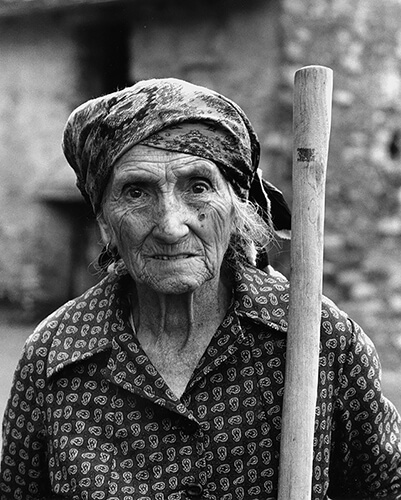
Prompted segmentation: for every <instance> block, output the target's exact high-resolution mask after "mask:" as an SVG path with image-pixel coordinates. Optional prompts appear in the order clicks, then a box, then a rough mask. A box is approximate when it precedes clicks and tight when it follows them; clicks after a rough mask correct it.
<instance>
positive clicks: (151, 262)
mask: <svg viewBox="0 0 401 500" xmlns="http://www.w3.org/2000/svg"><path fill="white" fill-rule="evenodd" d="M233 219H234V216H233V204H232V199H231V194H230V191H229V188H228V185H227V182H226V181H225V179H224V178H223V177H222V175H221V173H220V171H219V170H218V168H217V166H216V165H215V164H214V163H213V162H211V161H209V160H205V159H202V158H198V157H194V156H190V155H187V154H180V153H173V152H168V151H163V150H160V149H155V148H150V147H146V146H135V147H134V148H132V149H131V150H129V151H128V152H126V153H125V155H124V156H122V157H121V158H120V160H119V161H118V162H116V164H115V167H114V170H113V173H112V176H111V179H110V181H109V184H108V188H107V190H106V193H105V196H104V203H103V214H102V216H101V217H100V220H99V223H100V228H101V232H102V236H103V239H104V241H105V242H110V243H111V245H112V246H114V247H117V249H118V251H119V254H120V256H121V257H122V258H123V260H124V262H125V264H126V266H127V269H128V272H129V274H130V275H131V276H132V278H133V290H132V295H133V296H135V299H134V300H133V301H132V316H133V320H134V324H135V332H136V336H137V338H138V340H139V341H140V343H141V345H142V347H143V349H144V351H145V352H146V354H147V355H148V357H149V359H150V360H151V361H152V363H153V364H154V366H155V367H156V368H157V370H158V371H159V373H160V374H161V375H162V377H163V378H164V380H165V381H166V383H167V385H168V386H169V387H170V389H171V390H172V391H173V392H174V394H175V395H176V396H177V397H180V396H181V395H182V394H183V393H184V391H185V388H186V386H187V384H188V381H189V380H190V378H191V376H192V373H193V371H194V369H195V367H196V365H197V364H198V362H199V359H200V358H201V357H202V354H203V353H204V351H205V349H206V348H207V346H208V345H209V342H210V340H211V338H212V337H213V335H214V333H215V331H216V329H217V328H218V326H219V325H220V323H221V321H222V320H223V318H224V316H225V313H226V311H227V308H228V306H229V303H230V300H231V285H230V284H229V282H227V280H226V279H223V273H222V272H221V268H222V262H223V257H224V254H225V252H226V250H227V247H228V243H229V239H230V234H231V231H232V228H233V224H234V221H233Z"/></svg>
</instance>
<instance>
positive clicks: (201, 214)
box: [198, 212, 206, 220]
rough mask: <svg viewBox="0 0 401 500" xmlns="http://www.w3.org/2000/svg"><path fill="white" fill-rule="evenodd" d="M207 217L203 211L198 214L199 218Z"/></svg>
mask: <svg viewBox="0 0 401 500" xmlns="http://www.w3.org/2000/svg"><path fill="white" fill-rule="evenodd" d="M205 218H206V215H205V214H204V213H202V212H201V213H200V214H199V215H198V219H199V220H205Z"/></svg>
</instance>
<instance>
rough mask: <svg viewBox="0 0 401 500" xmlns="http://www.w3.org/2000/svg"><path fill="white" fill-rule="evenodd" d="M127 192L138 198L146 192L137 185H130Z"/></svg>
mask: <svg viewBox="0 0 401 500" xmlns="http://www.w3.org/2000/svg"><path fill="white" fill-rule="evenodd" d="M125 194H126V195H127V196H129V197H130V198H134V199H136V200H137V199H138V198H141V197H142V196H143V195H144V192H143V190H142V189H141V188H139V187H135V186H129V187H127V188H126V189H125Z"/></svg>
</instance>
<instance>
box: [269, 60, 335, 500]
mask: <svg viewBox="0 0 401 500" xmlns="http://www.w3.org/2000/svg"><path fill="white" fill-rule="evenodd" d="M332 75H333V72H332V70H331V69H329V68H326V67H323V66H306V67H304V68H301V69H299V70H298V71H297V72H296V73H295V78H294V115H293V133H294V144H293V174H292V175H293V181H292V182H293V206H292V224H291V225H292V230H291V233H292V234H291V240H292V241H291V273H290V282H291V287H290V308H289V320H288V321H289V330H288V343H287V357H286V373H285V391H284V402H283V416H282V437H281V450H280V471H279V494H278V499H279V500H310V498H311V493H312V491H311V490H312V465H313V438H314V426H315V409H316V397H317V385H318V368H319V340H320V323H321V298H322V274H323V227H324V197H325V182H326V169H327V157H328V148H329V137H330V124H331V100H332V99H331V97H332V87H333V76H332Z"/></svg>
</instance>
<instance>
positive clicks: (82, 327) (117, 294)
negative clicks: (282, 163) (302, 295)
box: [36, 267, 289, 378]
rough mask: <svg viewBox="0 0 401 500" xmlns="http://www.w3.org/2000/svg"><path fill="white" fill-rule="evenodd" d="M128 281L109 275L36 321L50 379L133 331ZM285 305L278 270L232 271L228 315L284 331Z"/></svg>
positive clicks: (284, 290)
mask: <svg viewBox="0 0 401 500" xmlns="http://www.w3.org/2000/svg"><path fill="white" fill-rule="evenodd" d="M126 285H127V277H117V276H114V275H109V276H107V277H106V278H104V279H103V280H102V281H101V282H100V283H98V284H97V285H95V286H94V287H93V288H91V289H89V290H88V291H87V292H86V293H85V294H83V295H81V296H80V297H78V298H76V299H74V300H71V301H70V302H67V303H66V304H65V305H64V306H62V307H61V308H60V309H58V310H57V311H56V312H55V313H53V314H52V315H51V316H50V317H49V318H47V319H46V320H44V321H43V322H42V323H41V324H40V325H39V326H38V329H37V330H36V334H37V333H42V335H43V337H49V338H50V337H52V341H51V347H50V350H49V355H48V359H47V371H46V374H47V377H48V378H50V377H51V376H53V375H54V374H56V373H57V372H59V371H60V370H62V369H63V368H65V367H66V366H68V365H70V364H73V363H77V362H79V361H82V360H84V359H87V358H90V357H92V356H94V355H95V354H97V353H99V352H103V351H105V350H108V349H111V348H112V346H113V341H114V342H115V338H116V337H117V336H120V335H121V334H124V333H127V334H128V335H132V329H131V326H130V323H129V306H128V303H127V302H126V300H125V296H126ZM288 304H289V284H288V281H287V280H286V279H285V278H284V277H283V276H282V275H280V274H278V273H275V272H274V271H272V270H271V269H270V270H268V272H267V273H266V272H264V271H261V270H259V269H256V268H254V267H246V268H244V269H243V270H241V271H237V272H235V276H234V300H233V304H232V307H231V308H230V309H231V313H230V314H232V311H234V312H235V314H236V315H237V316H238V317H239V318H240V319H241V318H244V319H246V320H247V322H249V321H250V322H253V323H256V324H259V325H265V326H267V327H269V328H272V329H275V330H277V331H281V332H284V333H285V332H286V331H287V329H288V323H287V318H288ZM223 324H224V321H223Z"/></svg>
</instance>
